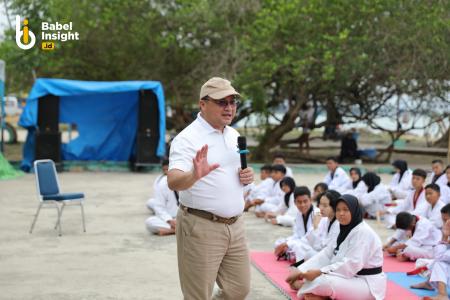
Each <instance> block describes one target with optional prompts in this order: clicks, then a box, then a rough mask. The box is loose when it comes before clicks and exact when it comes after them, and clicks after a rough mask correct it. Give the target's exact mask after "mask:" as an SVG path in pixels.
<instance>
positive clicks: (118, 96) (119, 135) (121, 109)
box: [19, 78, 166, 171]
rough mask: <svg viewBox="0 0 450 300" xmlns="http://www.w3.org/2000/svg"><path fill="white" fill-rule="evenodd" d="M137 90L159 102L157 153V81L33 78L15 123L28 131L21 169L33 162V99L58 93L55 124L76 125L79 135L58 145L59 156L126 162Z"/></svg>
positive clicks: (162, 139) (159, 91)
mask: <svg viewBox="0 0 450 300" xmlns="http://www.w3.org/2000/svg"><path fill="white" fill-rule="evenodd" d="M139 90H152V91H153V93H154V94H155V95H156V97H157V100H158V109H159V116H160V117H159V136H160V138H159V142H158V147H157V151H156V155H157V156H159V157H162V156H164V155H165V130H166V126H165V115H166V114H165V107H164V92H163V88H162V85H161V83H160V82H158V81H112V82H101V81H78V80H66V79H46V78H40V79H37V80H36V82H35V84H34V85H33V88H32V89H31V92H30V95H29V97H28V99H27V104H26V106H25V108H24V110H23V112H22V115H21V116H20V120H19V125H20V126H22V127H25V128H27V129H28V135H27V140H26V142H25V145H24V150H23V160H22V165H21V168H22V169H23V170H25V171H28V170H29V169H30V168H31V166H32V163H33V161H34V150H35V130H36V128H37V114H38V105H37V104H38V101H40V100H39V98H40V97H43V96H45V95H48V94H52V95H55V96H59V97H60V102H59V103H60V108H59V122H60V123H68V124H76V125H77V130H78V134H79V135H78V137H77V138H76V139H74V140H72V141H70V142H69V143H68V144H63V146H62V149H61V153H62V159H63V160H110V161H111V160H112V161H127V160H129V159H130V157H131V156H132V155H133V154H134V151H135V149H134V146H135V141H136V132H137V121H138V120H137V116H138V100H139Z"/></svg>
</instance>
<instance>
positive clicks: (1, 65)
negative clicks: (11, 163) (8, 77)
mask: <svg viewBox="0 0 450 300" xmlns="http://www.w3.org/2000/svg"><path fill="white" fill-rule="evenodd" d="M4 95H5V61H3V60H1V59H0V102H1V107H2V110H1V114H0V119H1V122H0V138H1V141H0V152H1V153H4V138H5V137H4V135H3V129H4V128H5V122H6V121H5V117H6V113H5V97H4Z"/></svg>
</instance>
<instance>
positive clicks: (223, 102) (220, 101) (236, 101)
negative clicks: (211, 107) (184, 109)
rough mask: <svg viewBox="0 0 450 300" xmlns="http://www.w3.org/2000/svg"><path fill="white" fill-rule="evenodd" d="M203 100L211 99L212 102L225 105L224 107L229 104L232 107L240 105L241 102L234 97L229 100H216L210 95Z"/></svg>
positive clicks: (221, 105)
mask: <svg viewBox="0 0 450 300" xmlns="http://www.w3.org/2000/svg"><path fill="white" fill-rule="evenodd" d="M202 100H205V101H211V102H213V103H215V104H216V105H218V106H220V107H223V108H225V107H227V106H228V105H230V106H231V107H238V106H239V104H241V102H240V101H239V100H238V99H236V98H233V99H232V100H230V101H227V100H225V99H218V100H216V99H212V98H209V97H205V98H203V99H202Z"/></svg>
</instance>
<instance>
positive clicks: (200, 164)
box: [192, 145, 219, 180]
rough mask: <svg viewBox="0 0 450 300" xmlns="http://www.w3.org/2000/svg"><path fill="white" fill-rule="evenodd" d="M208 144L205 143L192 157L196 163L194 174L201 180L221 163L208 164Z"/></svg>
mask: <svg viewBox="0 0 450 300" xmlns="http://www.w3.org/2000/svg"><path fill="white" fill-rule="evenodd" d="M207 157H208V145H204V146H203V147H202V148H201V149H200V150H198V151H197V154H196V155H195V157H194V158H193V159H192V162H193V163H194V170H193V172H194V176H195V179H197V180H199V179H200V178H202V177H205V176H206V175H208V174H209V173H210V172H211V171H213V170H215V169H217V168H218V167H219V164H212V165H210V164H208V158H207Z"/></svg>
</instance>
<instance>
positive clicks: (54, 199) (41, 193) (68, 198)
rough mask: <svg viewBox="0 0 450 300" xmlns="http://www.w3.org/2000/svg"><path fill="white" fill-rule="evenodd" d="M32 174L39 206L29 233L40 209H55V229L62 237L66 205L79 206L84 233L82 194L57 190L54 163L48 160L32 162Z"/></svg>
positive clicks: (57, 184)
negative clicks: (56, 213)
mask: <svg viewBox="0 0 450 300" xmlns="http://www.w3.org/2000/svg"><path fill="white" fill-rule="evenodd" d="M34 173H35V176H36V189H37V196H38V199H39V206H38V208H37V211H36V215H35V216H34V219H33V223H31V228H30V233H32V232H33V228H34V225H35V224H36V220H37V218H38V216H39V212H40V211H41V208H55V207H56V210H57V212H58V219H57V221H56V224H55V229H57V228H59V235H60V236H61V235H62V230H61V217H62V213H63V210H64V207H65V206H67V205H79V206H80V207H81V217H82V220H83V230H84V232H86V225H85V220H84V207H83V202H84V194H83V193H61V192H60V189H59V182H58V175H57V173H56V168H55V163H54V162H53V161H52V160H50V159H42V160H36V161H35V162H34Z"/></svg>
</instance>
